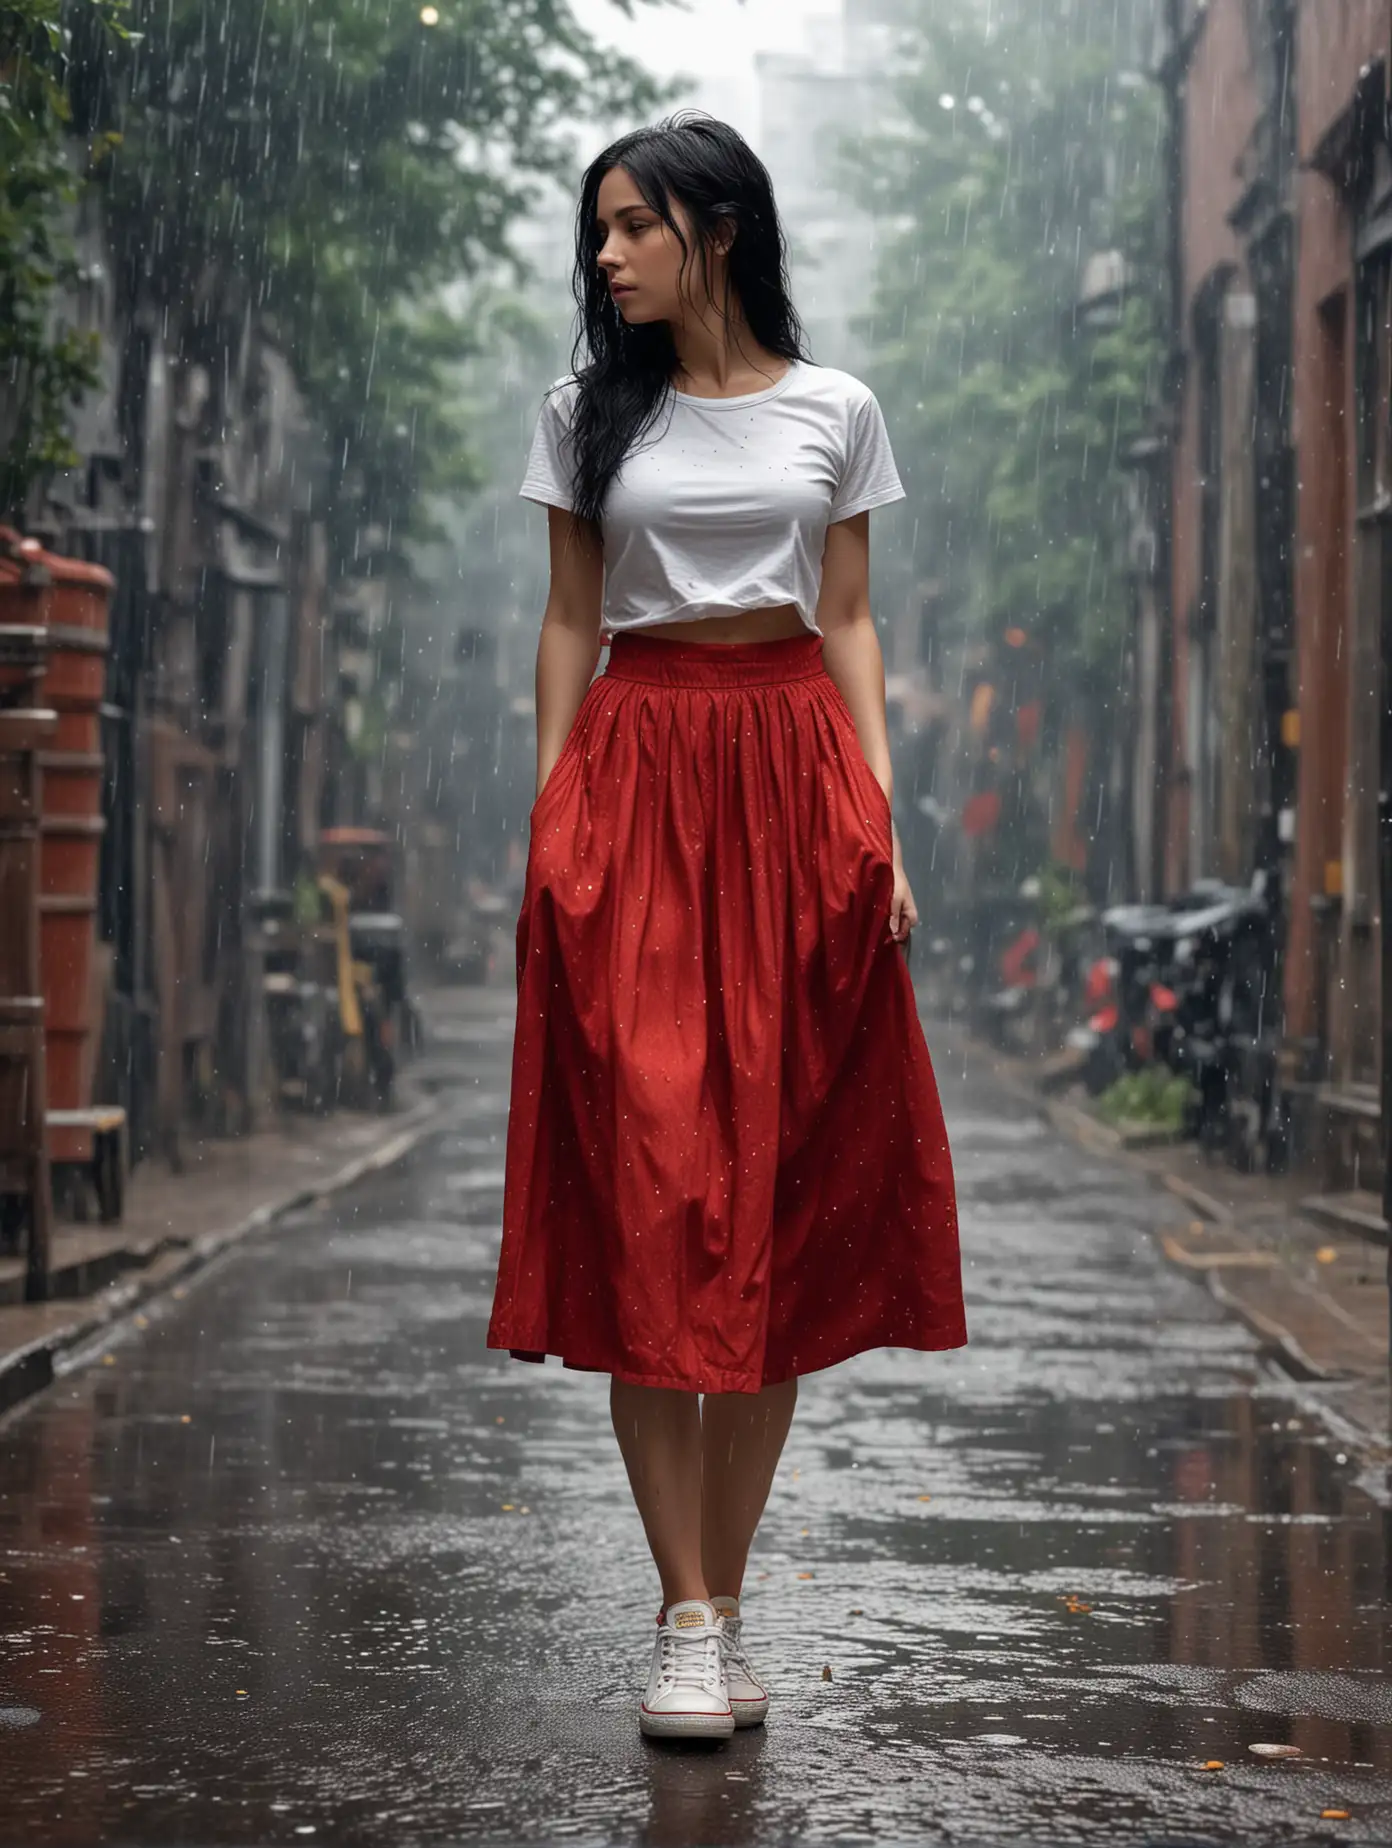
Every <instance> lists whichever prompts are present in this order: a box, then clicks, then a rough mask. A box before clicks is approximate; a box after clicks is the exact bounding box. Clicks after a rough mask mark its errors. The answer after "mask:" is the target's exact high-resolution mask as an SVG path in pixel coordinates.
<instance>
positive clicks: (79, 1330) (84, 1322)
mask: <svg viewBox="0 0 1392 1848" xmlns="http://www.w3.org/2000/svg"><path fill="white" fill-rule="evenodd" d="M440 1115H441V1105H440V1102H439V1100H438V1099H437V1098H434V1097H427V1098H423V1099H422V1100H421V1101H420V1102H419V1103H417V1104H414V1105H413V1106H412V1107H411V1109H410V1110H408V1111H407V1112H406V1113H405V1115H404V1116H403V1118H402V1119H401V1121H400V1124H399V1126H398V1127H397V1129H396V1133H395V1134H394V1135H392V1136H390V1137H388V1139H387V1140H386V1141H385V1142H383V1143H381V1144H379V1146H378V1147H377V1148H375V1149H370V1150H369V1151H368V1153H367V1154H365V1155H357V1156H354V1158H353V1159H352V1160H351V1161H349V1162H346V1163H345V1164H344V1165H343V1167H341V1168H339V1169H337V1170H336V1171H335V1172H334V1173H333V1174H331V1175H329V1176H328V1178H327V1179H325V1180H323V1181H318V1182H316V1183H315V1184H314V1185H313V1186H302V1187H297V1188H296V1189H295V1190H294V1191H293V1192H292V1193H288V1194H285V1195H283V1196H282V1197H281V1198H280V1199H278V1200H273V1201H270V1202H268V1203H267V1204H266V1205H265V1206H259V1207H257V1209H256V1211H255V1212H254V1213H249V1214H248V1215H247V1217H246V1218H245V1219H243V1220H239V1221H238V1222H237V1223H236V1224H235V1225H232V1226H227V1227H224V1228H223V1229H222V1230H220V1231H217V1232H207V1233H204V1234H203V1235H202V1237H200V1238H197V1239H194V1240H193V1241H192V1242H191V1243H190V1244H187V1245H177V1246H174V1247H173V1248H171V1249H168V1250H166V1251H164V1252H162V1253H160V1254H159V1255H158V1256H157V1257H155V1258H154V1259H152V1260H151V1262H150V1263H149V1264H147V1265H145V1266H143V1267H142V1268H141V1269H140V1270H138V1271H134V1272H127V1273H126V1274H125V1275H124V1276H123V1277H122V1278H121V1280H120V1281H118V1282H115V1283H111V1284H109V1285H108V1286H107V1287H106V1288H105V1289H104V1290H99V1291H98V1292H97V1293H96V1294H95V1295H94V1296H92V1297H90V1298H84V1299H79V1300H77V1301H75V1303H74V1311H75V1313H74V1315H73V1319H72V1320H71V1321H70V1322H68V1323H66V1324H65V1325H64V1326H62V1327H61V1328H56V1329H53V1330H52V1331H50V1332H49V1333H47V1334H43V1335H39V1336H36V1337H35V1339H34V1340H32V1341H29V1342H26V1343H25V1344H24V1346H22V1347H19V1348H14V1349H12V1350H11V1351H10V1352H9V1353H8V1354H5V1355H3V1356H0V1424H3V1423H4V1422H5V1420H6V1419H7V1418H8V1417H9V1415H10V1414H11V1413H12V1412H13V1411H15V1409H16V1408H17V1407H21V1406H23V1405H25V1404H26V1403H27V1402H28V1401H29V1400H30V1399H32V1398H33V1397H34V1395H35V1394H36V1393H39V1392H42V1391H43V1389H44V1388H45V1387H46V1386H49V1385H51V1384H52V1383H53V1382H54V1381H55V1380H57V1379H62V1378H64V1377H65V1376H66V1375H67V1374H69V1373H73V1372H75V1371H77V1369H78V1368H80V1367H83V1366H86V1365H88V1364H89V1363H90V1362H91V1361H92V1360H94V1359H96V1358H97V1356H98V1355H99V1354H100V1353H101V1352H102V1350H103V1349H104V1348H105V1347H106V1346H108V1345H109V1342H110V1339H111V1335H112V1332H113V1330H114V1329H116V1328H118V1327H119V1326H120V1324H121V1323H122V1322H124V1321H125V1320H126V1318H127V1317H129V1315H130V1314H131V1313H132V1312H133V1311H134V1310H135V1309H137V1308H139V1306H140V1305H141V1304H142V1303H145V1302H148V1301H149V1300H150V1299H151V1298H152V1297H154V1296H157V1295H160V1294H162V1293H164V1292H165V1291H168V1290H171V1289H172V1288H173V1287H174V1286H175V1285H178V1284H182V1283H184V1282H185V1281H186V1280H187V1279H189V1278H191V1277H193V1276H195V1275H196V1274H197V1273H198V1272H199V1271H202V1270H205V1269H206V1268H207V1267H208V1265H210V1264H211V1263H212V1262H213V1260H214V1259H215V1258H217V1257H220V1256H221V1255H222V1253H223V1252H225V1251H229V1250H230V1249H231V1248H232V1247H233V1246H234V1245H240V1244H242V1243H244V1242H245V1241H246V1240H248V1239H251V1238H254V1237H255V1236H256V1235H257V1234H258V1233H261V1232H265V1231H266V1230H268V1229H269V1228H270V1227H271V1226H273V1225H275V1224H276V1222H277V1221H278V1220H281V1219H284V1218H286V1217H288V1215H289V1214H291V1213H294V1212H298V1211H299V1210H300V1209H301V1208H302V1207H306V1206H313V1205H315V1204H316V1203H317V1202H318V1201H321V1200H327V1199H330V1198H331V1197H332V1196H333V1195H335V1194H338V1193H342V1192H344V1191H345V1190H346V1189H347V1188H349V1187H352V1186H354V1185H355V1183H357V1182H358V1181H360V1180H363V1179H365V1178H366V1176H368V1175H369V1174H378V1173H381V1172H382V1171H383V1170H385V1169H387V1168H391V1167H394V1166H395V1165H396V1163H397V1162H399V1161H401V1160H402V1159H403V1158H404V1157H405V1156H406V1155H408V1154H409V1153H410V1152H411V1150H412V1149H413V1148H415V1147H416V1146H417V1144H418V1143H420V1142H422V1141H423V1140H424V1139H425V1137H426V1136H427V1135H429V1133H430V1132H431V1130H432V1129H433V1128H434V1127H435V1126H436V1124H437V1122H438V1120H439V1118H440Z"/></svg>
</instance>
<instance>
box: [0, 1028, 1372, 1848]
mask: <svg viewBox="0 0 1392 1848" xmlns="http://www.w3.org/2000/svg"><path fill="white" fill-rule="evenodd" d="M507 1005H508V997H507V996H505V995H498V996H491V997H490V996H479V995H476V994H475V995H466V994H462V993H461V994H460V995H459V996H457V997H455V998H454V999H453V1000H452V1001H450V1003H449V1011H448V1012H447V1013H446V1014H445V1016H444V1017H443V1018H438V1017H437V1018H436V1019H435V1021H434V1022H433V1026H434V1034H435V1038H434V1052H433V1054H432V1058H433V1059H434V1060H435V1062H436V1065H437V1068H438V1076H439V1077H440V1078H441V1080H442V1081H447V1082H448V1083H449V1085H450V1086H451V1097H452V1100H453V1101H452V1105H451V1108H450V1110H449V1111H448V1112H447V1114H446V1123H447V1128H446V1130H445V1132H444V1133H443V1134H442V1135H440V1136H439V1137H438V1138H436V1139H434V1140H433V1141H431V1142H430V1143H428V1144H427V1145H426V1146H424V1147H423V1148H421V1149H420V1150H418V1151H417V1152H416V1154H415V1155H414V1156H413V1157H412V1158H411V1160H410V1161H409V1163H408V1164H407V1165H406V1166H405V1167H403V1168H402V1169H400V1170H399V1171H397V1172H394V1173H392V1174H389V1175H385V1176H382V1177H379V1178H378V1179H376V1180H374V1181H372V1182H370V1183H367V1184H364V1186H363V1187H362V1188H361V1189H360V1190H358V1191H357V1192H354V1193H349V1194H346V1195H343V1196H341V1197H340V1198H339V1199H338V1200H336V1201H335V1202H333V1203H332V1204H330V1205H329V1206H327V1207H326V1208H325V1209H323V1210H322V1211H319V1212H307V1213H304V1214H302V1215H301V1216H300V1217H299V1218H298V1219H297V1220H295V1221H293V1222H291V1223H289V1224H288V1225H287V1226H286V1227H285V1228H284V1229H283V1230H282V1231H281V1232H279V1233H278V1234H276V1235H273V1236H271V1237H268V1238H266V1239H264V1240H263V1241H261V1242H259V1243H257V1244H255V1245H253V1246H249V1247H245V1248H242V1249H240V1250H238V1251H236V1252H234V1253H232V1254H230V1255H229V1256H228V1257H227V1258H226V1259H225V1260H219V1262H218V1263H217V1264H216V1265H215V1267H213V1268H212V1269H210V1270H209V1271H207V1272H206V1273H204V1274H203V1276H202V1277H201V1278H200V1279H198V1280H197V1281H196V1283H195V1284H193V1285H192V1286H191V1287H190V1288H189V1289H188V1290H187V1291H186V1292H185V1293H184V1294H183V1296H182V1297H181V1298H180V1299H178V1300H171V1301H167V1302H164V1303H162V1304H159V1305H157V1306H155V1307H154V1308H152V1309H151V1310H150V1311H149V1316H148V1320H149V1325H148V1326H147V1327H145V1328H143V1329H141V1328H138V1327H134V1326H129V1327H127V1328H126V1329H124V1330H123V1331H122V1332H121V1333H120V1335H119V1336H118V1337H117V1338H116V1340H115V1341H114V1343H113V1345H112V1347H111V1349H110V1351H109V1353H108V1354H107V1355H106V1356H105V1357H104V1358H102V1359H98V1360H97V1361H96V1362H95V1364H93V1365H90V1366H88V1367H86V1368H83V1369H81V1370H80V1371H77V1372H75V1373H73V1374H72V1375H71V1376H69V1377H67V1378H66V1379H62V1380H60V1381H59V1382H58V1383H57V1384H56V1385H55V1386H54V1387H53V1388H51V1389H50V1390H49V1391H48V1392H47V1393H45V1394H44V1395H42V1396H41V1397H40V1398H39V1399H37V1400H35V1401H34V1402H33V1403H32V1404H30V1405H28V1406H26V1407H22V1408H20V1409H19V1410H18V1411H17V1412H16V1413H15V1414H14V1415H13V1416H12V1417H11V1418H10V1419H9V1420H7V1421H6V1422H5V1423H4V1424H3V1425H0V1483H3V1494H0V1555H3V1557H2V1558H0V1793H2V1794H0V1824H2V1825H3V1827H0V1833H2V1834H3V1836H4V1837H5V1838H7V1839H21V1838H22V1839H23V1840H25V1841H26V1842H28V1843H35V1844H37V1843H43V1842H53V1843H57V1842H79V1841H81V1842H91V1841H98V1840H100V1841H112V1842H130V1843H135V1842H140V1843H170V1842H176V1841H178V1842H187V1841H200V1842H209V1843H219V1842H263V1841H266V1842H279V1841H285V1842H290V1841H294V1840H308V1839H313V1838H314V1837H315V1836H317V1838H318V1839H319V1840H322V1841H333V1842H346V1843H360V1842H387V1841H390V1842H402V1841H412V1840H422V1841H438V1842H444V1841H455V1840H497V1841H504V1840H531V1841H549V1840H555V1839H560V1838H568V1839H577V1840H589V1841H603V1842H618V1843H629V1842H632V1843H638V1842H642V1843H653V1844H671V1845H678V1844H698V1843H759V1844H768V1843H776V1842H779V1841H783V1840H828V1841H829V1840H838V1841H846V1840H869V1839H872V1838H873V1839H876V1840H878V1841H883V1842H914V1841H945V1840H949V1839H950V1840H952V1841H955V1842H978V1841H980V1842H986V1841H990V1842H1002V1841H1011V1842H1046V1841H1048V1842H1057V1841H1061V1840H1065V1839H1066V1840H1071V1841H1081V1840H1086V1841H1097V1842H1108V1843H1111V1842H1142V1841H1160V1840H1167V1841H1178V1840H1182V1841H1185V1842H1193V1841H1204V1842H1207V1841H1250V1842H1253V1843H1256V1842H1262V1843H1270V1842H1303V1841H1307V1840H1331V1841H1333V1840H1354V1841H1375V1840H1376V1841H1386V1840H1387V1839H1388V1838H1389V1836H1392V1693H1389V1691H1388V1682H1387V1679H1386V1676H1385V1672H1384V1671H1385V1668H1386V1665H1387V1659H1388V1651H1387V1621H1388V1620H1387V1605H1386V1602H1385V1598H1386V1590H1387V1547H1388V1544H1389V1541H1388V1532H1387V1529H1386V1528H1385V1526H1384V1521H1383V1516H1382V1513H1381V1511H1380V1509H1379V1508H1378V1507H1377V1506H1375V1505H1374V1504H1373V1503H1372V1502H1371V1501H1370V1500H1368V1499H1367V1497H1366V1496H1365V1495H1364V1494H1363V1493H1362V1492H1361V1491H1360V1489H1359V1488H1358V1487H1357V1485H1356V1483H1355V1480H1354V1477H1355V1473H1356V1472H1355V1468H1354V1465H1353V1461H1352V1459H1350V1458H1345V1457H1344V1456H1343V1455H1342V1454H1341V1453H1340V1452H1339V1451H1338V1447H1337V1444H1336V1443H1335V1442H1333V1441H1332V1440H1330V1439H1329V1438H1328V1437H1327V1436H1325V1435H1324V1434H1323V1433H1322V1432H1321V1431H1320V1429H1319V1428H1318V1427H1317V1426H1316V1425H1315V1424H1314V1423H1313V1422H1312V1421H1311V1420H1310V1419H1309V1418H1308V1417H1306V1416H1305V1415H1303V1414H1302V1412H1301V1410H1300V1407H1299V1404H1298V1402H1297V1400H1296V1399H1295V1398H1293V1397H1292V1396H1291V1389H1289V1388H1288V1387H1287V1386H1286V1385H1284V1384H1283V1383H1281V1382H1280V1381H1279V1380H1275V1379H1273V1378H1270V1377H1268V1376H1267V1375H1266V1374H1265V1373H1264V1371H1263V1370H1262V1368H1261V1367H1260V1366H1259V1364H1258V1362H1257V1359H1256V1356H1255V1349H1254V1345H1253V1342H1252V1339H1251V1337H1250V1336H1249V1335H1248V1334H1247V1333H1246V1332H1245V1331H1244V1330H1243V1329H1241V1328H1240V1327H1237V1326H1236V1325H1234V1324H1232V1323H1229V1322H1227V1321H1225V1320H1224V1319H1222V1317H1221V1315H1220V1313H1219V1311H1218V1309H1217V1308H1216V1306H1215V1305H1214V1303H1213V1302H1212V1300H1211V1299H1210V1297H1209V1296H1208V1295H1207V1294H1206V1293H1205V1292H1204V1291H1203V1290H1201V1289H1200V1288H1199V1287H1198V1286H1197V1285H1196V1284H1195V1283H1194V1282H1193V1281H1192V1280H1191V1279H1190V1278H1189V1277H1187V1276H1184V1275H1182V1274H1180V1273H1178V1272H1176V1271H1174V1270H1171V1269H1170V1268H1168V1267H1167V1266H1166V1265H1165V1263H1164V1261H1163V1259H1162V1258H1161V1257H1160V1256H1159V1254H1158V1252H1157V1249H1156V1246H1155V1242H1154V1240H1153V1237H1152V1235H1151V1233H1152V1228H1153V1227H1154V1226H1155V1225H1157V1224H1163V1223H1166V1222H1167V1221H1168V1220H1170V1219H1173V1218H1174V1217H1175V1213H1176V1208H1175V1205H1174V1203H1173V1202H1172V1201H1168V1200H1167V1199H1166V1198H1165V1197H1164V1196H1163V1195H1161V1194H1159V1193H1158V1192H1156V1191H1153V1190H1147V1189H1146V1188H1145V1187H1144V1185H1143V1184H1142V1183H1140V1182H1139V1181H1136V1180H1134V1179H1132V1178H1130V1177H1128V1176H1126V1175H1125V1174H1123V1173H1122V1172H1121V1171H1120V1170H1118V1169H1115V1168H1112V1167H1109V1166H1108V1165H1107V1163H1106V1162H1105V1161H1103V1160H1101V1159H1094V1158H1091V1157H1089V1156H1086V1155H1083V1154H1080V1153H1079V1152H1078V1151H1077V1150H1076V1149H1074V1148H1072V1147H1069V1146H1067V1145H1065V1144H1063V1143H1062V1142H1060V1141H1058V1140H1057V1139H1055V1138H1054V1136H1053V1134H1052V1132H1050V1131H1048V1130H1047V1129H1046V1128H1045V1127H1043V1126H1042V1124H1040V1123H1039V1122H1037V1121H1036V1120H1034V1119H1033V1118H1030V1117H1027V1116H1026V1115H1024V1114H1022V1112H1021V1109H1020V1107H1019V1106H1018V1105H1017V1104H1015V1103H1013V1102H1010V1101H1008V1100H1007V1099H1006V1098H1005V1097H1004V1095H1003V1094H1001V1093H999V1092H995V1091H993V1090H992V1089H991V1088H990V1087H989V1086H988V1085H986V1084H985V1083H984V1081H982V1080H980V1079H974V1078H972V1077H971V1076H970V1075H969V1074H968V1075H966V1076H964V1075H963V1073H962V1072H961V1070H960V1069H955V1068H958V1067H959V1066H960V1060H959V1059H958V1058H957V1057H955V1056H954V1053H953V1050H952V1048H951V1047H949V1046H945V1045H943V1044H942V1043H940V1042H938V1041H936V1040H935V1041H934V1047H935V1052H936V1054H937V1057H938V1062H939V1076H940V1079H941V1082H942V1085H943V1090H944V1098H945V1103H946V1105H947V1111H948V1121H949V1125H950V1127H951V1130H952V1132H953V1138H954V1146H955V1151H956V1158H957V1165H958V1175H959V1183H960V1187H961V1193H962V1200H963V1209H964V1217H963V1244H964V1253H965V1257H966V1260H967V1265H968V1270H967V1276H968V1287H969V1297H968V1312H969V1316H970V1318H971V1328H972V1345H971V1347H970V1348H969V1349H968V1350H966V1351H964V1352H962V1353H960V1354H955V1355H949V1356H945V1357H926V1356H914V1355H908V1354H899V1353H883V1354H877V1355H868V1356H864V1357H861V1358H860V1359H858V1360H856V1361H854V1362H852V1363H850V1364H849V1365H847V1366H845V1367H843V1368H839V1369H835V1370H833V1371H831V1372H828V1373H825V1374H822V1375H819V1376H814V1377H812V1378H810V1379H808V1380H807V1381H806V1382H805V1385H804V1389H803V1395H802V1402H801V1407H800V1411H799V1416H798V1419H797V1422H796V1423H795V1426H794V1431H793V1436H792V1439H791V1442H790V1446H789V1450H788V1452H787V1455H786V1459H785V1463H784V1467H783V1472H782V1474H781V1475H780V1478H779V1480H778V1482H777V1483H776V1485H775V1489H774V1495H773V1499H772V1502H771V1505H770V1509H769V1512H768V1515H767V1517H766V1521H765V1525H764V1528H763V1530H762V1534H761V1539H760V1544H759V1548H758V1551H757V1554H756V1558H755V1562H754V1565H753V1569H752V1573H751V1582H750V1584H749V1586H748V1599H747V1614H748V1617H749V1625H748V1627H749V1630H750V1631H751V1632H752V1637H751V1641H752V1644H753V1645H754V1646H755V1659H756V1661H757V1662H759V1663H760V1664H761V1665H762V1666H763V1668H764V1670H765V1671H766V1674H767V1676H768V1678H769V1680H770V1682H771V1684H772V1688H773V1691H774V1706H773V1712H772V1715H771V1718H770V1722H769V1725H768V1727H767V1729H766V1731H764V1732H753V1733H748V1734H742V1735H740V1736H738V1737H737V1738H736V1739H735V1740H734V1741H732V1742H731V1743H730V1744H729V1745H728V1746H726V1747H723V1748H721V1749H718V1750H708V1749H696V1750H686V1751H681V1750H673V1749H671V1748H662V1747H653V1746H649V1745H645V1744H643V1743H642V1742H641V1741H640V1739H639V1737H638V1733H637V1728H636V1723H635V1719H634V1713H633V1704H634V1700H635V1696H636V1692H637V1689H638V1686H639V1684H640V1678H641V1675H642V1672H643V1670H644V1668H645V1665H646V1661H647V1654H648V1649H649V1642H650V1635H651V1628H652V1619H653V1612H654V1610H655V1608H656V1604H655V1593H654V1586H653V1583H652V1581H651V1576H650V1569H649V1567H648V1565H647V1562H646V1556H645V1553H644V1549H643V1543H642V1537H641V1533H640V1531H639V1528H638V1524H637V1519H636V1516H635V1515H634V1514H633V1513H632V1510H631V1507H630V1504H629V1501H628V1496H627V1490H626V1485H625V1482H624V1478H623V1474H622V1470H621V1466H620V1464H619V1461H618V1458H617V1454H616V1452H615V1449H614V1445H613V1440H612V1436H611V1433H610V1431H609V1427H608V1420H607V1411H606V1394H605V1383H604V1381H602V1380H601V1379H598V1378H595V1377H590V1376H584V1375H572V1374H566V1373H563V1372H562V1371H561V1369H560V1368H559V1367H558V1366H557V1365H556V1364H555V1363H552V1364H551V1365H549V1366H547V1367H546V1368H544V1369H542V1368H535V1367H525V1366H521V1365H518V1364H516V1363H513V1362H509V1361H508V1360H506V1359H505V1358H504V1357H502V1356H498V1355H493V1354H488V1353H486V1352H485V1351H484V1349H483V1345H482V1342H483V1330H484V1324H485V1320H486V1317H487V1312H488V1307H489V1298H490V1291H491V1283H492V1264H493V1256H494V1250H495V1226H496V1221H497V1216H498V1208H499V1190H500V1183H501V1169H502V1149H503V1132H504V1123H505V1109H506V1084H507V1059H508V1048H509V1022H508V1019H507V1015H506V1009H507ZM826 1670H829V1671H830V1674H829V1677H828V1675H827V1674H826V1672H825V1671H826ZM1281 1743H1289V1744H1294V1745H1296V1746H1298V1747H1299V1748H1301V1751H1302V1753H1303V1756H1302V1757H1301V1758H1300V1759H1299V1760H1298V1761H1285V1762H1282V1761H1280V1760H1273V1759H1270V1758H1262V1757H1259V1756H1257V1755H1254V1754H1253V1753H1252V1752H1251V1751H1250V1749H1249V1748H1250V1747H1251V1746H1253V1745H1257V1744H1281ZM1213 1761H1216V1762H1217V1763H1218V1764H1220V1766H1221V1768H1217V1769H1205V1766H1206V1764H1208V1763H1210V1762H1213ZM1325 1810H1338V1811H1347V1812H1348V1813H1349V1818H1348V1820H1342V1819H1337V1818H1335V1819H1328V1820H1321V1812H1322V1811H1325Z"/></svg>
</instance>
